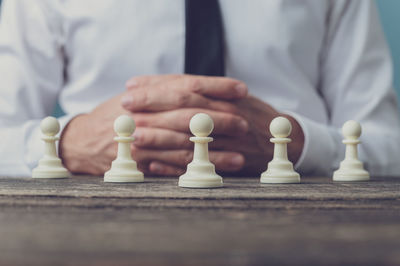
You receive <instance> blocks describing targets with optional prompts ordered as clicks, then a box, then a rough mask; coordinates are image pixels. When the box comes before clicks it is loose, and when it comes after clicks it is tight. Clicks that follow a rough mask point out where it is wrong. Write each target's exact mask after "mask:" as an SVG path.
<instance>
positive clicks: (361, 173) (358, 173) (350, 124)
mask: <svg viewBox="0 0 400 266" xmlns="http://www.w3.org/2000/svg"><path fill="white" fill-rule="evenodd" d="M342 134H343V136H344V140H343V143H344V144H345V145H346V154H345V158H344V160H343V161H342V162H341V163H340V167H339V169H338V170H336V171H335V172H334V173H333V181H367V180H369V173H368V172H367V171H366V170H364V166H363V163H362V162H361V161H360V160H359V159H358V152H357V145H358V144H359V143H361V141H360V140H359V138H360V136H361V125H360V123H358V122H356V121H354V120H349V121H347V122H346V123H344V125H343V127H342Z"/></svg>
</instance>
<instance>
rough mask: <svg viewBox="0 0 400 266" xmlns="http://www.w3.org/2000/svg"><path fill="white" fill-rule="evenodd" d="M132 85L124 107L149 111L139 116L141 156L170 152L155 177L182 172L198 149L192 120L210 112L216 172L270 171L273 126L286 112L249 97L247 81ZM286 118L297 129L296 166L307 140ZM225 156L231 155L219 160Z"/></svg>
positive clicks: (155, 80) (154, 163)
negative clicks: (177, 152)
mask: <svg viewBox="0 0 400 266" xmlns="http://www.w3.org/2000/svg"><path fill="white" fill-rule="evenodd" d="M127 87H128V92H127V94H126V95H125V97H124V98H122V104H123V106H124V107H125V108H126V109H127V110H129V111H132V112H143V111H146V112H147V113H146V114H144V115H142V116H139V117H136V123H137V126H138V128H137V130H136V132H135V136H136V138H137V139H136V142H135V146H136V148H137V149H138V150H137V153H138V154H140V153H141V152H144V151H148V150H153V151H154V150H155V151H156V152H161V153H165V154H167V156H166V158H165V159H163V160H157V159H156V158H154V159H153V160H151V161H150V162H149V170H150V171H151V172H152V173H157V174H160V175H180V174H182V173H183V171H184V169H185V167H186V165H187V163H189V162H190V160H191V157H192V151H193V150H192V149H193V146H192V143H191V142H190V141H189V136H190V133H189V128H188V125H189V120H190V118H191V117H192V116H193V115H194V114H196V113H198V112H204V113H207V114H209V115H210V116H211V117H212V118H213V120H214V125H215V128H214V132H213V136H214V137H215V139H216V140H215V141H214V142H212V143H211V144H210V160H211V161H213V162H214V163H215V164H216V168H217V170H219V171H224V172H237V171H238V170H240V169H242V168H243V167H244V168H243V171H242V173H244V174H259V173H260V172H261V171H262V170H265V168H266V163H267V161H269V160H270V159H271V157H272V145H271V143H270V142H269V138H270V137H271V136H270V133H269V130H268V126H269V123H270V122H271V120H272V119H273V118H275V117H276V116H279V115H282V114H280V113H278V112H277V111H276V110H274V109H273V108H272V107H271V106H270V105H268V104H266V103H264V102H262V101H260V100H258V99H256V98H254V97H251V96H245V95H246V92H247V88H246V87H245V85H244V84H243V83H241V82H239V81H236V80H231V79H228V78H210V77H199V76H188V75H167V76H149V77H138V78H134V79H132V80H130V81H129V82H128V83H127ZM235 89H236V90H235ZM233 96H234V97H233ZM285 116H286V117H287V118H289V120H291V122H292V126H293V131H292V136H291V137H292V139H293V142H292V144H291V145H289V157H290V159H291V160H292V161H293V162H296V161H297V160H298V158H299V157H300V154H301V151H302V147H303V142H304V136H303V132H302V130H301V128H300V126H299V124H298V123H297V122H296V121H295V119H293V118H292V117H290V116H287V115H285ZM175 149H183V150H185V151H186V155H185V158H181V157H179V158H175V157H174V156H172V154H173V150H175ZM229 152H230V153H229ZM221 153H223V154H224V155H226V156H219V155H220V154H221ZM229 154H231V155H232V156H229ZM168 155H170V156H168ZM228 159H229V160H230V162H229V160H228ZM244 159H245V160H244Z"/></svg>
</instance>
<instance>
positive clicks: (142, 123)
mask: <svg viewBox="0 0 400 266" xmlns="http://www.w3.org/2000/svg"><path fill="white" fill-rule="evenodd" d="M133 119H134V120H135V124H136V127H146V126H148V125H149V121H148V120H149V119H148V117H147V116H146V115H136V116H135V117H134V118H133Z"/></svg>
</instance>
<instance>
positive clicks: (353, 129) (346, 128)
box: [342, 120, 361, 139]
mask: <svg viewBox="0 0 400 266" xmlns="http://www.w3.org/2000/svg"><path fill="white" fill-rule="evenodd" d="M342 134H343V136H344V137H345V138H346V139H358V138H359V137H360V136H361V125H360V123H358V122H357V121H354V120H349V121H347V122H346V123H344V125H343V127H342Z"/></svg>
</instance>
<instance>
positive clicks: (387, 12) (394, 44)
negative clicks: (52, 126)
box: [0, 0, 400, 115]
mask: <svg viewBox="0 0 400 266" xmlns="http://www.w3.org/2000/svg"><path fill="white" fill-rule="evenodd" d="M1 1H2V0H0V8H1ZM376 4H377V6H378V10H379V13H380V17H381V21H382V25H383V30H384V32H385V34H386V39H387V41H388V43H389V47H390V50H391V52H392V57H393V63H394V70H395V74H394V86H395V88H396V92H397V98H398V99H400V27H399V24H400V16H399V12H400V0H376ZM60 114H62V111H61V110H60V109H59V108H58V107H57V108H56V115H60Z"/></svg>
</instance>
